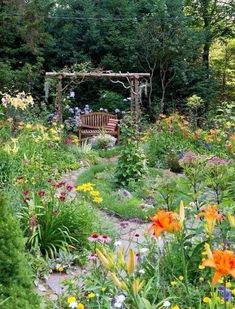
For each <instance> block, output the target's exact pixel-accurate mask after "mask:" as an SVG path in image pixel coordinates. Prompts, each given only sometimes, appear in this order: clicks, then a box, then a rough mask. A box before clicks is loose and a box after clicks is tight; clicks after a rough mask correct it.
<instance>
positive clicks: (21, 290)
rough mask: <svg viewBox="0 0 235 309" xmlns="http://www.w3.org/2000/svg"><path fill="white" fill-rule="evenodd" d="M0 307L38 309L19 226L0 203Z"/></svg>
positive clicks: (5, 308)
mask: <svg viewBox="0 0 235 309" xmlns="http://www.w3.org/2000/svg"><path fill="white" fill-rule="evenodd" d="M0 217H1V220H0V273H1V275H0V304H1V302H4V304H3V307H2V308H4V309H14V308H27V309H37V308H39V298H38V296H37V295H36V293H35V292H34V290H33V285H32V276H31V273H30V269H29V266H28V265H29V264H28V262H27V259H26V256H25V252H24V245H25V244H24V240H23V235H22V232H21V230H20V227H19V224H18V222H17V221H16V220H15V219H14V218H13V216H12V214H11V212H10V210H9V209H8V208H7V206H6V204H5V203H4V201H3V200H2V198H1V199H0Z"/></svg>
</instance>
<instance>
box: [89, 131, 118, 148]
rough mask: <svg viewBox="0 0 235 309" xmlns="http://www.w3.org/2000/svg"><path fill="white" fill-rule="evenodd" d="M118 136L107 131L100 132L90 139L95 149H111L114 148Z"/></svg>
mask: <svg viewBox="0 0 235 309" xmlns="http://www.w3.org/2000/svg"><path fill="white" fill-rule="evenodd" d="M116 140H117V139H116V138H115V137H113V136H111V135H109V134H105V133H100V134H99V135H97V136H94V137H92V138H91V139H90V143H91V146H92V148H94V149H109V148H113V147H114V146H115V143H116Z"/></svg>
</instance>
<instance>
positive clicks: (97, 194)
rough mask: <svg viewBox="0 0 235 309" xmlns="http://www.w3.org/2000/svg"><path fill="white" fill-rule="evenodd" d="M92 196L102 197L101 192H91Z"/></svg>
mask: <svg viewBox="0 0 235 309" xmlns="http://www.w3.org/2000/svg"><path fill="white" fill-rule="evenodd" d="M90 195H91V196H92V197H100V192H99V191H91V192H90Z"/></svg>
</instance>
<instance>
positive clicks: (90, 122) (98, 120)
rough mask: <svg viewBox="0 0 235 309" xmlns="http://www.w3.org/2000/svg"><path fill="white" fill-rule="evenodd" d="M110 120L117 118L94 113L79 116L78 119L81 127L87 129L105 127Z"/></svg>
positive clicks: (106, 114)
mask: <svg viewBox="0 0 235 309" xmlns="http://www.w3.org/2000/svg"><path fill="white" fill-rule="evenodd" d="M110 118H115V119H117V116H116V115H112V114H108V113H103V112H94V113H89V114H87V115H81V117H80V119H81V122H82V127H89V128H102V127H105V126H106V125H107V124H108V122H109V119H110Z"/></svg>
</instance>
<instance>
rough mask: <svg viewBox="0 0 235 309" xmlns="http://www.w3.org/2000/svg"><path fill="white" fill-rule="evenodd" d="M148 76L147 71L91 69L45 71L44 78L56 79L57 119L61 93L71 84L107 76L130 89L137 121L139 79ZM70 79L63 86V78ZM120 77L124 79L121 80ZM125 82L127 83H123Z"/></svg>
mask: <svg viewBox="0 0 235 309" xmlns="http://www.w3.org/2000/svg"><path fill="white" fill-rule="evenodd" d="M149 77H150V74H149V73H129V72H127V73H121V72H119V73H114V72H111V71H101V72H99V71H98V72H97V71H93V72H73V73H71V72H47V73H46V78H55V79H56V80H57V86H56V99H55V109H56V111H57V115H58V119H59V120H60V121H61V120H62V100H63V93H64V91H65V90H66V89H67V88H68V87H71V85H79V84H81V83H82V82H84V81H85V80H87V79H89V78H108V79H109V80H110V81H111V82H112V83H118V84H121V85H122V86H123V87H124V88H125V89H130V96H131V111H132V112H133V113H134V115H135V120H136V122H137V123H138V122H139V121H140V116H141V80H142V81H143V80H144V81H145V82H146V85H147V79H148V78H149ZM68 78H69V79H71V80H70V82H69V83H67V84H66V85H65V86H64V87H63V80H64V79H68ZM120 79H124V81H121V80H120ZM125 82H126V83H127V84H125Z"/></svg>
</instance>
